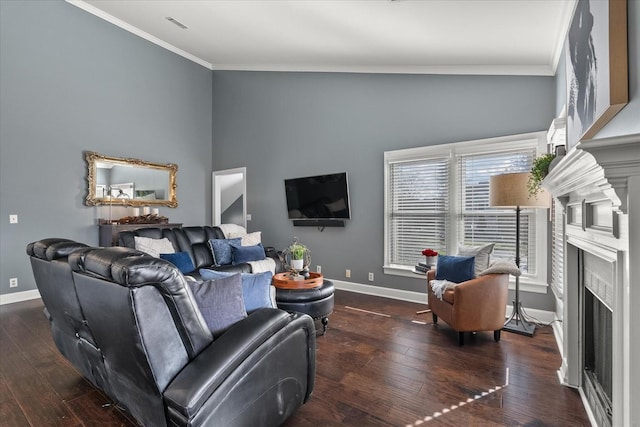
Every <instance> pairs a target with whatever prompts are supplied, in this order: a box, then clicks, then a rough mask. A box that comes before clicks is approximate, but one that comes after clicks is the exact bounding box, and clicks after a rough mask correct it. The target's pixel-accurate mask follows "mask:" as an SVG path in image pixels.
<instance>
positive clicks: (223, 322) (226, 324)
mask: <svg viewBox="0 0 640 427" xmlns="http://www.w3.org/2000/svg"><path fill="white" fill-rule="evenodd" d="M189 286H190V287H191V291H192V292H193V296H194V297H195V299H196V303H197V304H198V308H199V309H200V312H201V313H202V317H204V320H205V322H206V323H207V326H209V329H210V330H211V333H212V334H213V336H214V337H217V336H220V335H221V334H222V333H223V332H225V331H226V330H227V329H229V328H230V327H231V326H233V325H234V324H235V323H236V322H239V321H240V320H242V319H245V318H246V317H247V312H246V310H245V308H244V300H243V298H242V281H241V280H240V274H234V275H232V276H229V277H224V278H221V279H217V280H206V281H204V282H189Z"/></svg>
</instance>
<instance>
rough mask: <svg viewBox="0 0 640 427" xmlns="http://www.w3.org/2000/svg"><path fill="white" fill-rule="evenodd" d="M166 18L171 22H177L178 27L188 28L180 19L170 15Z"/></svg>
mask: <svg viewBox="0 0 640 427" xmlns="http://www.w3.org/2000/svg"><path fill="white" fill-rule="evenodd" d="M165 19H166V20H167V21H169V22H172V23H174V24H176V25H177V26H178V27H180V28H182V29H183V30H186V29H187V26H186V25H184V24H183V23H182V22H180V21H178V20H177V19H175V18H172V17H170V16H167V17H166V18H165Z"/></svg>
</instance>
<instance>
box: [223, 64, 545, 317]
mask: <svg viewBox="0 0 640 427" xmlns="http://www.w3.org/2000/svg"><path fill="white" fill-rule="evenodd" d="M554 87H555V84H554V78H553V77H508V76H484V77H480V76H439V75H380V74H377V75H372V74H339V73H335V74H331V73H324V74H322V73H270V72H227V71H224V72H222V71H220V72H218V71H214V73H213V94H214V96H213V146H214V153H215V155H214V161H213V166H214V169H228V168H235V167H241V166H246V167H247V203H248V208H247V211H248V212H249V213H251V215H252V221H251V222H250V223H249V224H248V227H249V229H250V230H251V231H255V230H261V231H262V233H263V242H265V244H268V245H273V246H276V247H277V248H280V249H282V248H284V247H285V246H286V245H287V244H289V243H290V242H291V240H292V239H293V237H294V236H296V237H298V238H299V240H300V241H301V242H303V243H305V244H306V245H308V246H309V248H310V250H311V253H312V264H313V265H314V266H315V265H316V264H320V265H322V268H323V270H322V272H323V273H324V274H325V276H327V277H331V278H334V279H341V280H349V281H352V282H355V283H363V284H372V285H376V286H383V287H389V288H396V289H403V290H410V291H419V292H425V289H426V288H425V286H426V284H425V280H424V279H423V278H422V277H420V276H416V277H415V278H405V277H399V276H393V275H385V274H383V270H382V265H383V252H384V249H383V244H384V236H383V226H384V223H383V209H384V206H383V202H384V188H383V186H384V183H383V173H384V165H383V153H384V151H388V150H396V149H401V148H409V147H417V146H424V145H432V144H442V143H447V142H456V141H465V140H470V139H479V138H486V137H493V136H500V135H510V134H516V133H523V132H531V131H539V130H546V129H547V128H548V126H549V123H550V122H551V120H552V119H553V117H554V109H553V106H554V101H555V98H554V96H555V92H554ZM341 171H347V172H348V174H349V185H350V194H351V208H352V219H351V220H350V221H348V222H347V225H346V227H345V228H329V227H328V228H326V229H325V230H324V231H323V232H320V231H318V230H317V229H315V228H313V227H311V228H310V227H293V226H292V223H291V221H289V220H287V212H286V205H285V199H284V183H283V180H284V179H285V178H295V177H299V176H306V175H315V174H322V173H330V172H341ZM347 268H348V269H351V271H352V276H351V279H345V275H344V272H345V269H347ZM368 272H373V273H374V275H375V281H374V282H373V283H371V282H368V279H367V274H368ZM533 303H535V304H537V305H538V306H541V307H542V308H547V309H553V307H552V304H553V300H552V298H551V295H539V294H531V296H530V297H529V296H527V306H528V307H531V306H533Z"/></svg>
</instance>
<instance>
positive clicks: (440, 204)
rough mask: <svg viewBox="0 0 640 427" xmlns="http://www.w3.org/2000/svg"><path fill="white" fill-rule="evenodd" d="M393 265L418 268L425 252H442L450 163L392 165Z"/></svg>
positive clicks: (437, 160) (390, 226)
mask: <svg viewBox="0 0 640 427" xmlns="http://www.w3.org/2000/svg"><path fill="white" fill-rule="evenodd" d="M389 182H390V185H389V198H390V203H389V209H390V212H388V215H389V223H388V233H389V236H388V237H389V240H388V241H389V247H388V250H389V261H390V263H391V264H399V265H407V266H412V265H415V264H416V262H417V261H418V260H419V259H421V258H422V255H421V251H422V250H423V249H424V248H440V247H442V246H443V242H444V241H445V239H446V235H447V215H448V211H449V159H448V158H432V159H421V160H413V161H403V162H397V163H391V164H390V165H389Z"/></svg>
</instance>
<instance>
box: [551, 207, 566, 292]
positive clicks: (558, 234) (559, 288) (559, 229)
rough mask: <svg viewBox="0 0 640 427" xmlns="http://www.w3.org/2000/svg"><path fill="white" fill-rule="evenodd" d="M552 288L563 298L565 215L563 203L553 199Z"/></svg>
mask: <svg viewBox="0 0 640 427" xmlns="http://www.w3.org/2000/svg"><path fill="white" fill-rule="evenodd" d="M551 218H552V220H551V221H552V222H551V227H552V228H551V289H553V292H554V293H555V294H556V297H557V298H558V299H560V300H562V299H563V292H564V290H563V283H564V217H563V208H562V203H560V201H559V200H558V199H553V203H552V204H551Z"/></svg>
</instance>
